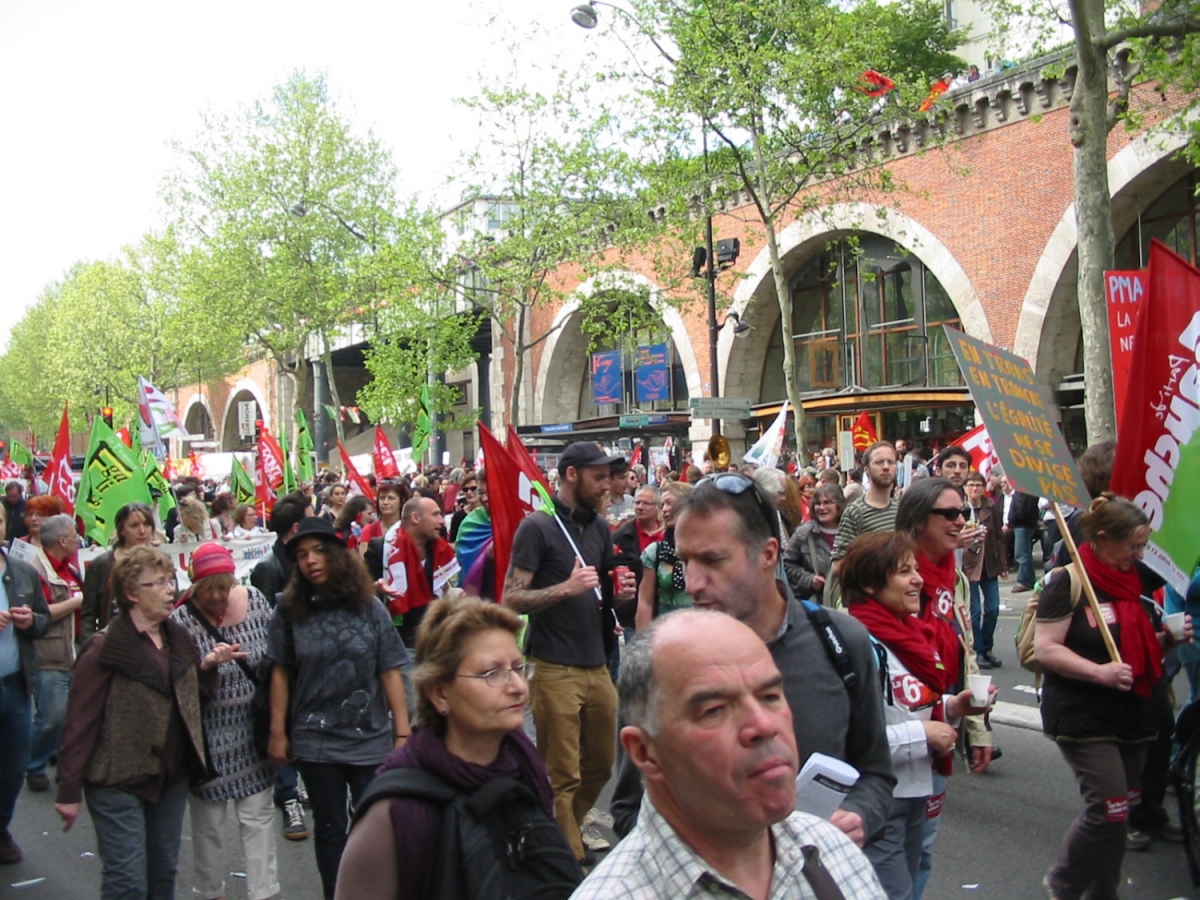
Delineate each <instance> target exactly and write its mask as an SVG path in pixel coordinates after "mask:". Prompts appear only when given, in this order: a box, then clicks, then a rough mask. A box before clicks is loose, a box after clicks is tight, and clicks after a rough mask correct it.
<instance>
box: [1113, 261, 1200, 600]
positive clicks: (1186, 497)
mask: <svg viewBox="0 0 1200 900" xmlns="http://www.w3.org/2000/svg"><path fill="white" fill-rule="evenodd" d="M1147 288H1148V289H1147V292H1146V297H1145V299H1144V300H1143V301H1142V311H1141V313H1140V314H1139V315H1138V324H1137V334H1136V336H1135V338H1134V343H1133V346H1134V351H1135V353H1136V354H1137V356H1136V360H1135V364H1134V365H1133V367H1132V368H1131V371H1130V379H1129V396H1128V399H1127V400H1126V403H1125V410H1124V415H1123V416H1122V418H1121V420H1120V423H1119V424H1120V432H1119V433H1120V438H1121V439H1120V441H1118V443H1117V453H1116V458H1115V459H1114V460H1113V477H1112V490H1113V491H1114V492H1115V493H1118V494H1120V495H1121V496H1123V497H1128V498H1129V499H1130V500H1132V501H1133V502H1134V503H1136V504H1137V505H1138V506H1139V507H1141V509H1142V510H1143V511H1144V512H1145V513H1146V516H1147V517H1148V518H1149V520H1150V531H1151V534H1150V543H1149V544H1148V545H1147V546H1146V551H1145V559H1146V564H1147V565H1148V566H1150V568H1152V569H1153V570H1154V571H1155V572H1157V573H1158V574H1159V575H1161V576H1162V577H1163V578H1165V579H1166V580H1167V582H1168V583H1169V584H1170V585H1171V586H1172V587H1174V588H1175V589H1176V590H1177V591H1179V592H1180V593H1181V594H1186V593H1187V587H1188V583H1189V581H1190V580H1191V576H1192V571H1193V570H1194V569H1195V568H1196V562H1197V557H1198V556H1200V517H1198V516H1196V514H1195V510H1194V509H1193V508H1192V506H1191V505H1192V503H1194V502H1195V500H1196V497H1197V496H1200V431H1198V430H1197V426H1198V425H1200V367H1198V364H1200V270H1198V269H1196V268H1195V267H1194V266H1192V265H1190V264H1189V263H1188V262H1187V260H1185V259H1184V258H1183V257H1181V256H1178V255H1177V254H1175V253H1173V252H1172V251H1171V250H1169V249H1168V248H1167V247H1166V246H1165V245H1164V244H1161V243H1159V242H1158V241H1157V240H1155V241H1151V244H1150V270H1149V273H1148V276H1147Z"/></svg>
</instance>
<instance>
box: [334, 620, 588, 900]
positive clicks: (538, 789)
mask: <svg viewBox="0 0 1200 900" xmlns="http://www.w3.org/2000/svg"><path fill="white" fill-rule="evenodd" d="M521 627H522V626H521V620H520V619H519V618H518V617H517V615H516V614H515V613H513V612H512V611H511V610H508V609H505V608H504V607H502V606H497V605H496V604H494V603H487V602H484V601H481V600H478V599H475V598H465V597H458V598H453V599H446V600H436V601H434V602H433V603H432V604H431V605H430V607H429V612H428V613H426V615H425V619H424V621H423V622H422V623H421V628H420V632H419V633H418V635H417V668H416V671H415V672H414V674H413V680H414V688H415V693H416V697H417V700H416V707H417V708H416V713H417V727H416V729H415V730H414V731H413V735H412V738H411V739H410V740H409V742H408V743H407V744H406V745H405V746H404V747H402V748H400V749H399V750H396V751H394V752H393V753H392V754H391V755H390V756H388V758H387V761H386V762H385V763H384V765H383V768H382V769H381V773H386V772H388V771H391V770H395V769H419V770H421V771H423V772H426V773H430V774H432V775H434V776H436V777H437V778H438V779H440V780H441V781H442V782H444V783H445V784H446V785H448V786H450V787H453V788H455V789H456V790H458V791H461V792H464V793H467V794H473V793H475V792H476V791H477V790H479V789H480V788H482V787H483V786H484V785H486V784H488V783H489V782H492V781H493V780H495V779H501V778H502V779H510V780H511V781H512V782H515V783H516V785H519V786H520V788H517V796H514V795H512V794H510V795H509V800H508V802H509V803H513V804H517V803H520V802H525V803H527V804H529V806H530V808H531V809H532V810H533V815H534V816H535V818H539V819H541V820H542V821H544V822H545V824H546V825H548V826H551V827H549V828H547V829H544V830H542V831H541V832H540V833H542V834H546V833H549V834H550V835H552V836H553V837H554V838H556V839H557V840H558V841H560V842H561V848H560V849H561V853H559V854H557V856H558V857H561V859H562V860H563V861H564V862H565V864H566V865H565V868H564V870H563V872H562V873H561V878H560V879H557V880H559V881H560V882H561V883H560V887H561V888H562V891H561V896H563V897H566V896H568V895H569V894H570V893H571V891H572V890H574V888H575V887H576V886H577V885H578V884H579V882H580V881H581V880H582V878H583V872H582V870H580V869H579V868H578V867H577V866H575V865H573V863H574V852H573V851H572V850H571V848H570V845H569V844H568V843H567V841H566V838H564V837H563V836H562V833H561V832H560V831H559V830H558V829H557V827H556V826H554V825H553V823H554V799H553V795H552V794H551V791H550V779H549V776H548V775H547V774H546V768H545V766H544V765H543V763H542V758H541V757H540V756H539V755H538V752H537V749H536V748H535V747H534V745H533V742H532V741H530V740H529V738H528V737H526V735H525V732H524V729H523V725H524V720H525V704H526V702H527V701H528V699H529V679H530V678H531V677H533V664H532V663H526V662H525V661H524V659H523V657H522V656H521V651H520V649H519V648H518V647H517V635H518V634H519V633H520V631H521ZM383 777H384V778H386V775H383ZM521 788H523V789H524V790H523V791H522V790H521ZM522 798H524V800H523V801H522ZM538 810H540V816H539V815H538ZM442 815H443V813H442V807H441V806H439V805H436V804H432V803H428V802H425V801H423V800H418V799H414V798H410V797H392V798H391V799H389V800H388V801H387V802H383V801H380V802H376V803H374V804H368V805H367V806H366V807H365V808H364V809H363V810H362V811H361V812H360V813H359V821H358V823H357V824H356V825H355V827H354V830H353V831H352V832H351V834H350V838H349V841H348V842H347V844H346V852H345V854H344V855H343V857H342V865H341V869H340V871H339V873H338V881H337V898H338V900H360V898H361V900H368V898H370V900H408V898H413V900H417V898H421V897H427V896H430V895H431V892H433V891H434V889H435V887H436V885H435V883H434V882H435V877H436V875H437V874H438V872H439V868H438V866H439V861H440V860H441V859H442V858H443V857H444V855H445V854H447V853H449V852H452V851H451V850H450V849H448V848H445V847H442V846H441V839H442ZM538 874H539V876H541V875H542V874H543V873H542V872H541V871H539V873H538ZM547 889H548V892H547V893H546V894H545V896H553V894H552V893H551V892H550V890H549V885H547Z"/></svg>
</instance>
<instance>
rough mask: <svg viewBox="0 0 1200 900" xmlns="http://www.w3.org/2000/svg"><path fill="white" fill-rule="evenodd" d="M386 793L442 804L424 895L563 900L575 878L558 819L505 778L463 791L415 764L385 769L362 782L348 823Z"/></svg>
mask: <svg viewBox="0 0 1200 900" xmlns="http://www.w3.org/2000/svg"><path fill="white" fill-rule="evenodd" d="M391 797H409V798H412V799H414V800H421V801H424V802H425V803H432V804H435V805H437V806H440V807H442V835H441V840H440V841H439V845H438V854H437V859H438V862H437V869H436V871H435V873H434V877H433V884H432V889H431V891H430V893H429V896H430V897H438V898H453V900H492V898H495V900H522V898H529V900H565V898H567V897H569V896H571V894H572V892H574V890H575V888H577V887H578V886H579V883H580V882H581V881H583V869H581V868H580V865H579V861H578V860H577V859H575V853H574V851H573V850H572V849H571V846H570V845H569V844H568V843H567V840H566V838H565V837H563V833H562V831H561V830H560V829H559V827H558V824H557V823H556V822H555V821H554V820H553V819H551V818H550V817H549V816H547V815H546V812H545V810H544V809H542V805H541V803H540V802H539V801H538V798H537V797H536V796H535V795H534V793H533V791H531V790H530V789H529V788H527V787H526V786H525V785H523V784H520V783H518V782H516V781H513V780H512V779H511V778H493V779H492V780H491V781H489V782H488V783H487V784H485V785H483V787H481V788H479V789H478V790H476V791H475V792H474V793H473V794H468V793H465V792H464V791H460V790H458V789H457V788H455V787H452V786H451V785H449V784H447V783H446V782H445V781H443V780H442V779H441V778H439V777H438V776H436V775H434V774H433V773H431V772H426V771H425V770H423V769H390V770H389V771H387V772H384V773H382V774H380V775H378V776H376V777H375V779H374V780H373V781H372V782H371V783H370V784H369V785H368V786H367V789H366V791H364V792H363V795H362V798H361V799H360V800H359V802H358V805H357V807H356V809H355V811H354V821H355V822H357V821H358V819H359V818H360V817H361V816H362V815H363V814H365V813H366V811H367V810H368V809H369V808H370V807H371V805H372V804H373V803H375V802H376V801H378V800H383V799H388V798H391Z"/></svg>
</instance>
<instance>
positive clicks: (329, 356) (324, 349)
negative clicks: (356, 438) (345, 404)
mask: <svg viewBox="0 0 1200 900" xmlns="http://www.w3.org/2000/svg"><path fill="white" fill-rule="evenodd" d="M321 362H323V363H324V364H325V380H326V381H327V382H328V383H329V399H330V400H332V401H333V408H334V409H335V410H337V418H336V419H334V420H333V425H334V429H335V430H336V432H337V439H338V442H339V443H342V444H344V443H345V442H346V431H345V429H344V428H343V427H342V400H341V397H339V396H338V389H337V379H336V378H335V377H334V375H333V353H332V352H330V350H329V338H327V337H326V336H325V335H321Z"/></svg>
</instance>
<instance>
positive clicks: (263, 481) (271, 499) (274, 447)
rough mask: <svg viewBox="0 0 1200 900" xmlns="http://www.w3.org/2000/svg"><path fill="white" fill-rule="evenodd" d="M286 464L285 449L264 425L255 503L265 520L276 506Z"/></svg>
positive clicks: (256, 470)
mask: <svg viewBox="0 0 1200 900" xmlns="http://www.w3.org/2000/svg"><path fill="white" fill-rule="evenodd" d="M284 465H286V461H285V460H284V458H283V450H282V449H281V448H280V446H279V442H278V441H276V440H275V437H274V436H273V435H272V434H271V432H269V431H267V428H266V426H265V425H264V426H263V428H262V431H261V432H260V433H259V436H258V459H257V460H256V461H255V465H254V505H255V506H257V507H258V508H259V513H260V514H261V515H262V517H263V519H264V520H265V519H266V517H267V514H268V513H269V512H270V511H271V509H272V507H274V506H275V492H276V491H277V490H279V486H280V485H281V484H283V467H284Z"/></svg>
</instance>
